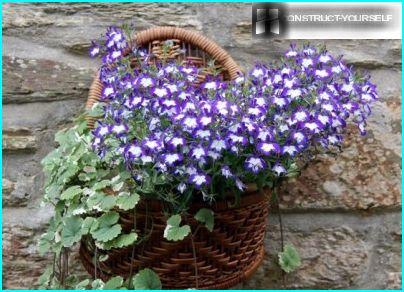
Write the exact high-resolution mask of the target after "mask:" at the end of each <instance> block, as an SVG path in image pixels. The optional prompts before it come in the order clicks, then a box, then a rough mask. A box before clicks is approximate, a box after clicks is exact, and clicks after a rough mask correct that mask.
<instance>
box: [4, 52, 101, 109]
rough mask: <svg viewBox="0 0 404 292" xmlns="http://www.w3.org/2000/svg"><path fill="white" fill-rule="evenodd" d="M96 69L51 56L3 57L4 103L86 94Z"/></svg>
mask: <svg viewBox="0 0 404 292" xmlns="http://www.w3.org/2000/svg"><path fill="white" fill-rule="evenodd" d="M93 77H94V72H93V71H91V70H88V69H81V70H80V69H73V68H71V67H69V66H67V65H65V64H63V63H60V62H54V61H51V60H36V59H31V60H27V59H19V58H14V57H3V82H4V83H5V84H7V86H6V87H5V88H4V90H3V103H22V102H39V101H53V100H63V99H75V98H80V97H85V96H86V94H87V92H88V88H89V86H90V84H91V81H92V78H93Z"/></svg>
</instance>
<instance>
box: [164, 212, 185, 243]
mask: <svg viewBox="0 0 404 292" xmlns="http://www.w3.org/2000/svg"><path fill="white" fill-rule="evenodd" d="M180 223H181V216H180V215H173V216H171V217H170V218H169V219H168V220H167V226H166V228H165V229H164V238H166V239H168V240H172V241H178V240H183V239H184V238H185V237H186V236H187V235H188V234H189V233H190V232H191V228H190V227H189V226H188V225H184V226H180Z"/></svg>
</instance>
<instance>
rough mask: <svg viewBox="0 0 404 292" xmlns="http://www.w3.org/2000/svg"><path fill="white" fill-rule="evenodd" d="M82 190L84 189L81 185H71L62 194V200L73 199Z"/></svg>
mask: <svg viewBox="0 0 404 292" xmlns="http://www.w3.org/2000/svg"><path fill="white" fill-rule="evenodd" d="M82 192H83V190H82V189H81V187H80V186H71V187H70V188H68V189H67V190H65V191H64V192H63V193H62V194H61V195H60V198H61V199H62V200H72V199H74V198H75V197H76V196H77V195H79V194H81V193H82Z"/></svg>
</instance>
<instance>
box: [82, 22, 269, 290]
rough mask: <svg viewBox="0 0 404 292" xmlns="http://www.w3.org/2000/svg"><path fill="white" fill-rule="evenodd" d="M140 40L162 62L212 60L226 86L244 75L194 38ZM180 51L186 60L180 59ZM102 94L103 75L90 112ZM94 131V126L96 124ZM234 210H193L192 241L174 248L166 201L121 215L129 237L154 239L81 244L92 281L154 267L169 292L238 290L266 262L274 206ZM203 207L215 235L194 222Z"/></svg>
mask: <svg viewBox="0 0 404 292" xmlns="http://www.w3.org/2000/svg"><path fill="white" fill-rule="evenodd" d="M134 39H135V40H136V45H137V46H140V47H144V48H146V49H148V50H149V52H153V55H154V56H155V58H157V59H158V58H173V59H180V60H182V61H184V62H192V63H193V64H194V65H196V66H198V67H201V68H205V67H206V64H207V61H208V60H209V58H212V59H214V60H215V61H216V64H217V66H218V67H219V68H220V69H221V73H220V74H221V77H222V78H223V80H231V79H234V78H236V77H237V76H238V73H239V72H240V69H239V67H238V66H237V64H236V63H235V62H234V61H233V59H232V58H231V57H230V56H229V54H228V53H227V52H226V51H224V50H223V49H222V48H221V47H219V46H218V45H217V44H215V43H214V42H212V41H211V40H209V39H207V38H206V37H204V36H201V35H199V34H197V33H194V32H190V31H187V30H184V29H180V28H174V27H156V28H151V29H148V30H146V31H142V32H139V33H137V34H136V36H135V38H134ZM165 40H172V41H173V44H174V45H173V46H172V49H171V51H170V52H169V53H168V54H165V55H164V56H163V55H162V54H161V47H162V43H163V42H164V41H165ZM180 48H181V50H183V52H185V54H183V53H181V54H179V53H178V50H179V49H180ZM207 74H209V71H206V70H205V71H203V73H202V74H201V76H200V78H199V80H198V81H197V82H201V81H202V80H203V79H204V78H205V76H206V75H207ZM101 90H102V83H101V82H100V80H99V78H98V75H97V76H96V78H95V79H94V81H93V84H92V85H91V88H90V93H89V98H88V100H87V104H86V107H87V108H91V107H92V105H93V104H94V103H95V102H97V101H99V99H100V96H101ZM89 125H90V126H93V125H94V120H92V119H91V118H89ZM230 205H231V204H230V202H225V201H223V202H217V203H215V204H214V205H213V206H207V205H204V204H201V203H198V204H197V203H195V204H194V205H192V206H191V208H190V210H189V214H191V215H189V216H188V217H187V218H184V219H185V221H186V223H187V224H189V225H190V226H191V229H192V231H193V234H192V236H191V235H189V236H188V237H186V238H185V239H184V240H182V241H178V242H169V241H167V240H165V239H164V238H163V233H164V228H165V225H166V220H167V217H166V214H165V213H164V211H163V210H164V207H165V206H163V205H162V202H160V201H152V200H147V201H145V200H144V201H142V202H140V203H139V205H138V206H137V207H136V214H133V213H127V212H121V213H120V224H121V225H122V227H123V230H124V231H126V232H129V231H131V230H133V229H136V230H137V232H138V233H139V234H148V238H147V240H145V241H143V242H142V243H141V244H138V245H135V246H130V247H127V248H124V249H114V250H110V251H106V252H105V251H100V250H97V251H96V249H95V247H94V242H93V241H92V240H91V238H85V239H83V240H82V242H81V247H80V258H81V260H82V262H83V264H84V266H85V268H86V269H87V271H88V272H89V273H90V274H91V275H94V273H95V272H96V273H97V276H98V277H101V278H102V279H104V280H106V279H108V278H109V277H111V276H112V275H121V276H123V277H124V278H127V277H130V276H131V275H133V274H135V273H136V272H137V271H138V270H139V269H142V268H146V267H149V268H152V269H153V270H154V271H155V272H157V273H158V274H159V276H160V279H161V281H162V284H163V288H165V289H186V288H199V289H224V288H229V287H233V286H234V285H236V284H238V283H240V282H243V281H245V280H246V279H247V278H248V277H249V276H250V275H252V273H253V272H254V271H255V270H256V268H257V267H258V266H259V265H260V263H261V261H262V259H263V255H264V248H263V240H264V235H265V226H266V217H267V214H268V207H267V206H268V203H267V199H266V196H265V195H264V193H262V192H258V191H256V190H255V191H250V192H249V193H247V194H245V195H244V196H242V199H241V202H240V204H239V205H237V207H234V208H232V207H230ZM201 207H208V208H211V209H213V210H214V212H215V227H214V230H213V232H209V231H208V230H207V229H205V228H200V224H198V223H197V222H196V221H195V220H194V219H193V217H192V214H195V212H196V211H197V210H199V209H200V208H201ZM135 218H136V220H135ZM134 222H136V223H134ZM134 224H136V225H134ZM135 226H136V228H134V227H135ZM151 226H153V227H152V228H151ZM198 226H199V227H198ZM95 252H97V253H98V255H100V254H101V253H104V255H108V258H107V260H105V261H102V262H98V263H97V270H96V271H95V269H94V260H93V259H94V254H95Z"/></svg>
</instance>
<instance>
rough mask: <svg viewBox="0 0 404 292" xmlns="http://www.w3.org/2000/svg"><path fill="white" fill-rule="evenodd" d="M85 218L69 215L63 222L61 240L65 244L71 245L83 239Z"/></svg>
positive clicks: (66, 245)
mask: <svg viewBox="0 0 404 292" xmlns="http://www.w3.org/2000/svg"><path fill="white" fill-rule="evenodd" d="M82 224H83V219H82V218H80V217H78V216H72V217H68V218H66V219H65V220H64V222H63V229H62V234H61V241H62V244H63V246H65V247H70V246H72V245H73V244H75V243H76V242H78V241H79V240H80V239H81V236H82V228H81V226H82Z"/></svg>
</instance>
